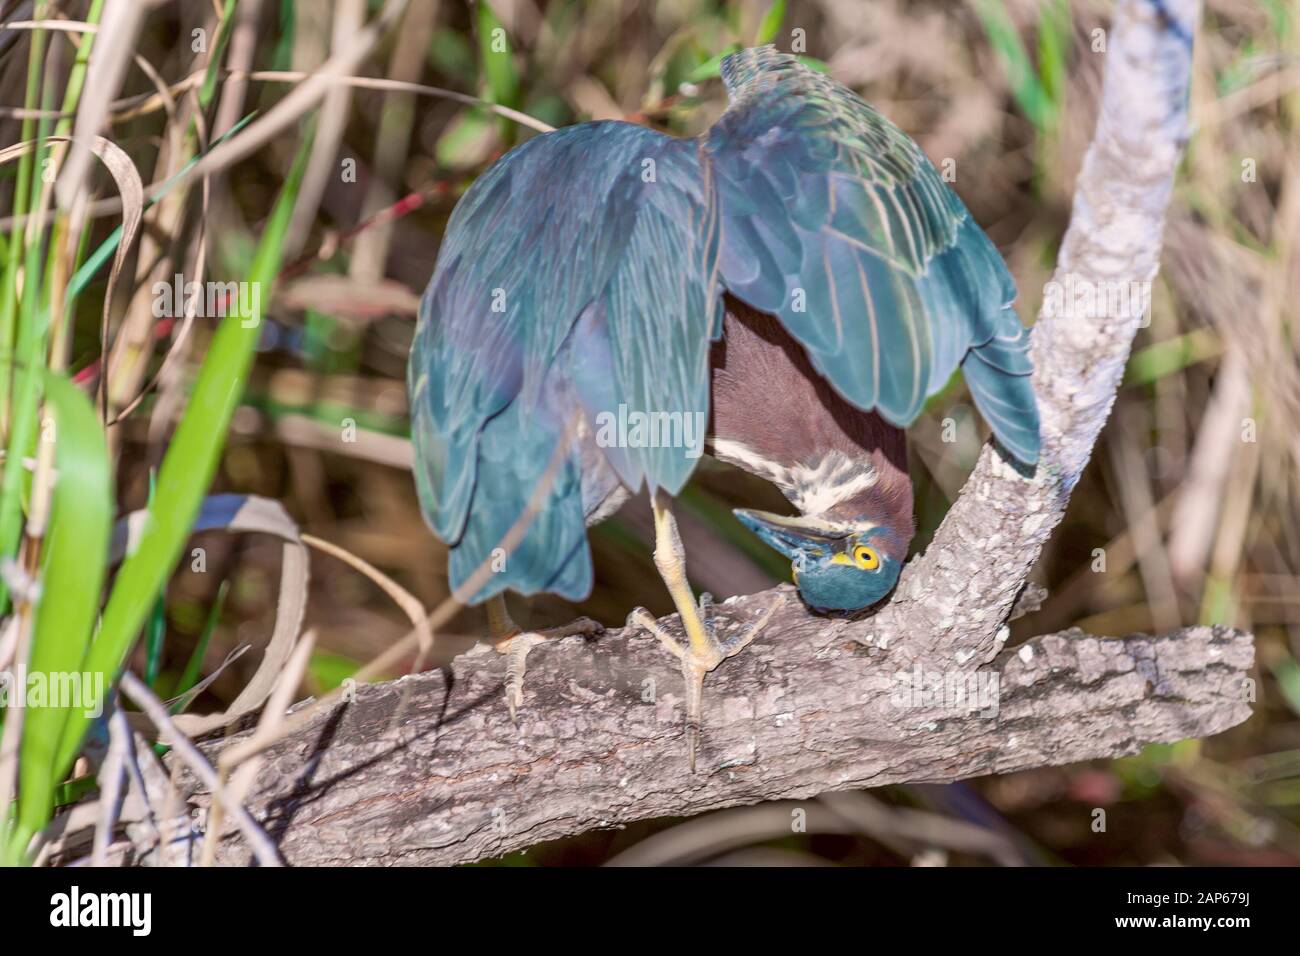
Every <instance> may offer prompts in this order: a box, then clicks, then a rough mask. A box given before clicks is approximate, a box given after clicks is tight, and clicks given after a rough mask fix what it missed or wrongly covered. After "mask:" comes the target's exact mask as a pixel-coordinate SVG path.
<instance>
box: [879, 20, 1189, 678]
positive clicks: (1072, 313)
mask: <svg viewBox="0 0 1300 956" xmlns="http://www.w3.org/2000/svg"><path fill="white" fill-rule="evenodd" d="M1199 13H1200V3H1199V2H1197V0H1121V2H1120V3H1119V4H1117V6H1116V10H1115V20H1114V23H1113V24H1112V26H1111V29H1110V33H1109V35H1108V37H1107V41H1106V42H1107V46H1106V49H1107V51H1108V52H1107V53H1106V67H1105V82H1104V86H1103V90H1102V101H1101V110H1100V113H1099V115H1098V118H1097V129H1096V132H1095V134H1094V136H1093V140H1092V145H1091V146H1089V148H1088V152H1087V155H1086V156H1085V158H1084V161H1083V167H1082V170H1081V171H1080V173H1079V179H1078V182H1077V183H1076V184H1075V191H1074V206H1073V210H1072V212H1071V216H1070V226H1069V229H1068V230H1067V231H1066V233H1065V239H1064V240H1063V242H1062V244H1061V253H1060V257H1059V259H1058V261H1057V266H1056V272H1055V274H1054V275H1053V277H1052V280H1051V281H1052V285H1051V286H1049V287H1048V290H1047V291H1048V294H1047V295H1046V296H1045V297H1044V308H1043V311H1042V312H1041V313H1040V314H1039V316H1038V321H1037V323H1036V324H1035V326H1034V329H1033V341H1032V346H1031V349H1032V355H1033V360H1034V391H1035V393H1036V394H1037V395H1038V405H1039V410H1040V413H1041V416H1042V432H1041V434H1042V458H1041V460H1040V462H1039V465H1038V469H1037V471H1036V472H1035V473H1034V474H1033V475H1030V476H1025V475H1023V474H1021V473H1019V472H1017V471H1016V470H1015V469H1013V468H1012V467H1011V466H1009V465H1008V464H1007V463H1006V461H1005V460H1004V459H1003V458H1002V456H1000V455H999V454H998V453H997V452H996V451H994V449H993V448H992V447H991V446H990V447H985V449H984V451H983V453H982V454H981V456H980V459H979V462H978V464H976V466H975V470H974V471H973V472H972V473H971V476H970V478H969V479H968V480H967V482H966V485H965V487H964V488H963V489H962V492H961V495H960V497H959V498H958V499H957V500H956V501H955V502H954V503H953V506H952V508H951V509H950V510H949V512H948V515H947V517H946V518H945V519H944V521H943V524H942V525H941V526H940V527H939V530H938V532H937V533H936V534H935V537H934V541H933V543H932V544H931V546H930V548H929V550H928V551H927V552H926V553H925V554H924V555H922V556H921V557H919V558H917V559H916V560H914V561H912V562H911V563H910V564H909V565H908V567H907V568H906V569H905V570H904V572H903V574H902V577H901V578H900V581H899V586H898V589H897V590H896V591H895V593H894V597H893V600H892V601H891V602H890V604H889V606H888V607H886V608H884V609H883V610H882V611H881V612H880V613H879V614H877V615H876V618H875V627H874V628H873V632H874V640H875V643H876V644H877V645H879V646H886V645H889V646H890V647H891V649H892V650H895V651H897V652H899V653H902V654H905V655H908V656H915V657H917V658H921V659H925V660H931V661H936V662H937V661H944V660H947V661H952V662H954V663H956V664H957V665H958V666H963V665H965V664H967V663H973V664H976V665H978V664H982V663H985V662H986V661H988V660H990V659H991V658H992V657H993V656H994V655H995V654H996V653H997V650H998V647H999V646H1000V641H999V639H998V635H999V633H1000V629H1001V627H1002V624H1003V622H1004V621H1005V620H1006V618H1007V614H1008V612H1009V611H1010V609H1011V606H1012V604H1013V602H1014V601H1015V599H1016V595H1017V594H1018V593H1019V592H1020V590H1021V588H1022V587H1023V586H1024V583H1025V580H1026V578H1027V577H1028V574H1029V570H1030V569H1031V568H1032V567H1033V565H1034V563H1035V562H1036V561H1037V560H1038V556H1039V554H1041V553H1042V550H1043V546H1044V545H1045V544H1046V543H1047V540H1048V538H1049V537H1051V534H1052V531H1053V530H1054V529H1055V528H1056V526H1057V525H1058V524H1059V523H1060V521H1061V518H1062V517H1063V516H1064V514H1065V508H1066V505H1067V504H1068V503H1069V500H1070V493H1071V492H1072V491H1073V490H1074V486H1075V484H1076V483H1077V482H1078V480H1079V476H1080V475H1081V474H1082V473H1083V469H1084V467H1085V466H1086V465H1087V464H1088V459H1089V457H1090V456H1091V455H1092V449H1093V445H1094V444H1095V443H1096V441H1097V436H1098V435H1099V434H1100V433H1101V428H1102V426H1103V425H1104V424H1105V423H1106V418H1107V416H1108V415H1109V414H1110V409H1111V406H1112V405H1113V404H1114V402H1115V394H1116V392H1117V391H1118V390H1119V386H1120V382H1121V381H1122V379H1123V376H1124V366H1125V363H1126V362H1127V360H1128V356H1129V350H1130V348H1131V347H1132V344H1133V338H1134V336H1135V335H1136V334H1137V330H1138V328H1139V327H1140V326H1141V325H1142V324H1143V323H1144V322H1145V321H1146V316H1145V315H1144V314H1143V311H1144V310H1139V309H1126V310H1112V309H1111V308H1110V307H1109V306H1110V304H1113V303H1114V302H1115V301H1116V299H1117V298H1119V297H1117V296H1116V295H1115V294H1114V293H1116V292H1120V291H1125V292H1127V291H1128V290H1130V289H1135V288H1136V289H1140V290H1149V289H1150V285H1151V281H1152V280H1153V279H1154V278H1155V275H1156V272H1157V271H1158V270H1159V267H1160V246H1161V236H1162V234H1163V232H1164V223H1165V211H1166V209H1167V208H1168V206H1169V196H1170V193H1171V191H1172V189H1173V182H1174V173H1175V171H1176V169H1177V167H1178V159H1179V156H1180V154H1181V152H1182V148H1183V144H1184V142H1185V141H1186V139H1187V129H1188V126H1187V105H1188V90H1189V84H1190V83H1191V63H1192V36H1193V33H1194V32H1195V28H1196V22H1197V19H1198V17H1199ZM1147 300H1148V301H1149V296H1148V297H1147ZM1126 301H1131V299H1130V300H1126ZM1003 633H1004V632H1003ZM894 635H898V640H897V643H893V641H892V640H891V638H893V637H894Z"/></svg>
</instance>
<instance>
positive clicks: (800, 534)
mask: <svg viewBox="0 0 1300 956" xmlns="http://www.w3.org/2000/svg"><path fill="white" fill-rule="evenodd" d="M733 513H734V514H735V516H736V517H737V518H739V519H740V522H741V524H743V525H744V526H745V527H746V528H748V529H749V530H750V531H752V532H754V534H756V535H758V536H759V538H760V539H762V541H763V543H764V544H766V545H767V546H768V547H770V548H774V549H775V550H777V551H779V552H780V553H781V554H784V555H785V556H786V557H787V558H789V559H790V560H791V561H793V560H795V559H796V558H797V557H798V556H799V555H800V554H806V553H808V552H809V551H816V550H817V549H827V550H831V549H834V548H836V547H838V544H839V541H840V540H841V539H843V537H844V535H845V532H844V531H842V530H840V529H839V528H837V527H836V526H835V525H833V524H830V523H829V522H826V521H823V520H821V519H819V518H815V517H810V516H808V515H792V516H790V517H786V516H784V515H778V514H773V513H772V512H770V511H750V510H749V509H748V508H737V509H735V511H734V512H733Z"/></svg>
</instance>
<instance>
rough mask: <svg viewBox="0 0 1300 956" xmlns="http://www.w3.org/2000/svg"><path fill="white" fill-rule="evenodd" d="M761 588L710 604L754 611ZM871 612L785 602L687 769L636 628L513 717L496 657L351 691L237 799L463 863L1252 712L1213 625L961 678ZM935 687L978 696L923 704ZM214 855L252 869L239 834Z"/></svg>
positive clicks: (673, 694) (565, 648) (1068, 648)
mask: <svg viewBox="0 0 1300 956" xmlns="http://www.w3.org/2000/svg"><path fill="white" fill-rule="evenodd" d="M773 593H774V592H767V593H765V594H761V595H754V596H752V597H748V598H744V599H741V600H740V601H737V602H736V603H735V604H729V605H726V606H724V608H723V610H724V611H725V612H726V613H727V615H728V617H734V618H738V619H743V618H747V617H750V616H752V615H756V614H757V613H759V612H761V610H762V609H763V608H764V607H765V606H767V604H768V603H769V602H770V601H771V600H772V598H773ZM870 623H871V622H870V621H869V620H867V621H848V620H838V621H833V622H827V621H825V620H820V619H817V618H813V617H810V616H809V615H807V614H805V613H804V612H803V611H802V610H801V609H800V608H799V607H798V606H797V605H795V604H794V603H789V604H787V606H786V607H785V608H783V609H782V610H781V611H779V612H778V614H777V616H776V617H775V618H774V619H773V621H772V623H771V625H770V631H769V632H765V633H770V634H771V636H770V637H759V638H758V639H757V640H756V641H755V643H754V644H753V645H751V647H750V648H749V649H748V650H747V651H746V652H745V653H744V654H740V655H738V656H737V657H735V658H733V659H732V660H730V661H727V662H726V664H725V665H723V666H722V667H720V668H719V669H718V670H716V671H715V672H714V673H713V674H711V675H710V677H709V681H708V684H707V685H706V697H705V715H704V717H705V729H704V737H703V741H702V749H701V753H700V765H699V772H697V773H695V774H691V773H690V772H689V771H688V770H687V767H686V745H685V740H684V735H683V726H682V678H681V673H680V671H679V670H678V669H677V667H676V666H675V662H674V661H673V660H672V659H671V658H669V657H668V655H666V654H665V653H664V651H663V649H662V647H660V645H659V643H658V642H657V641H656V640H655V639H653V638H650V637H647V636H646V635H645V634H644V632H642V631H640V630H635V629H634V630H631V631H625V632H617V633H614V632H611V633H606V634H604V635H602V636H600V637H599V638H596V639H584V638H566V639H564V640H562V641H557V642H553V643H548V644H544V645H540V646H538V647H536V648H535V649H534V650H533V651H532V653H531V654H530V656H529V658H528V662H529V667H528V674H527V679H526V682H525V701H524V708H523V709H522V710H521V711H520V715H519V725H518V727H517V728H516V726H515V725H513V724H512V723H511V722H510V718H509V715H508V714H507V712H506V706H505V702H504V695H503V693H502V687H503V682H504V679H505V662H504V659H503V658H502V657H501V656H500V655H499V654H497V653H495V652H493V651H490V650H486V649H485V650H484V651H482V652H481V653H471V654H467V655H463V656H462V657H460V658H458V659H457V660H456V661H455V662H454V664H453V666H452V668H451V679H450V684H449V681H448V678H447V675H446V674H444V673H439V672H433V673H426V674H421V675H419V676H417V677H412V678H406V679H404V680H401V681H396V682H392V683H388V684H380V685H369V686H363V687H361V688H358V690H357V693H356V699H355V701H353V702H352V703H348V704H341V705H339V706H338V707H336V708H334V709H333V710H331V711H329V712H326V713H323V714H322V715H321V716H320V717H319V718H317V719H316V720H314V721H313V722H312V723H311V724H310V725H309V726H307V727H306V728H304V729H303V730H301V731H299V732H298V733H296V734H295V735H294V736H293V737H291V738H290V739H288V740H286V741H283V742H281V743H279V744H277V745H276V746H275V747H274V748H273V749H272V750H270V751H269V752H268V753H267V755H266V763H265V765H264V766H265V769H264V770H263V772H262V774H261V777H260V779H259V781H258V783H257V785H256V787H255V790H254V792H253V794H251V795H250V798H249V800H250V803H249V808H250V810H251V811H252V813H253V815H254V817H256V818H257V819H258V820H260V821H261V822H262V823H263V825H264V826H265V828H266V830H267V832H268V833H269V834H270V835H271V837H272V838H273V839H275V840H276V841H277V843H278V845H279V847H280V850H281V852H282V854H283V856H284V858H285V860H286V861H287V862H289V863H291V864H338V863H382V864H393V863H411V864H414V863H420V864H426V863H463V862H468V861H472V860H478V859H483V858H485V857H491V856H496V855H500V854H503V853H508V852H511V851H514V850H518V849H522V848H524V847H527V846H530V845H532V844H535V843H538V842H540V841H542V840H547V839H553V838H556V837H561V836H566V835H569V834H573V833H580V832H583V831H585V830H589V829H594V828H599V827H611V826H619V825H622V824H626V823H629V822H632V821H634V820H642V819H647V818H652V817H658V816H668V815H671V816H685V815H690V814H695V813H701V812H703V811H706V810H713V809H717V808H720V807H728V806H735V805H739V804H749V803H755V802H757V801H760V800H772V799H780V798H795V799H799V798H805V797H812V796H815V795H816V794H819V793H823V792H825V791H829V790H840V789H846V788H858V787H875V786H882V785H885V784H891V783H903V782H918V781H930V782H944V781H951V780H957V779H960V778H963V777H970V776H976V775H982V774H989V773H1005V772H1008V771H1012V770H1021V769H1025V768H1030V767H1041V766H1044V765H1054V764H1063V763H1070V762H1073V761H1079V760H1087V759H1090V758H1096V757H1114V756H1119V755H1123V754H1130V753H1134V752H1135V751H1137V750H1138V748H1139V747H1141V746H1142V745H1143V744H1144V743H1147V742H1151V741H1173V740H1180V739H1183V738H1186V737H1203V736H1207V735H1210V734H1215V733H1218V732H1220V731H1222V730H1224V729H1226V728H1228V727H1231V726H1233V725H1234V724H1237V723H1239V722H1241V721H1242V720H1244V719H1246V717H1248V716H1249V714H1250V706H1249V704H1248V702H1247V701H1248V695H1247V686H1248V685H1247V684H1246V677H1247V672H1248V671H1249V669H1250V667H1251V665H1252V662H1253V649H1252V646H1251V641H1250V637H1249V636H1248V635H1246V634H1243V633H1241V632H1238V631H1233V630H1230V629H1226V628H1221V629H1216V628H1206V627H1196V628H1189V629H1187V630H1185V631H1182V632H1181V633H1178V634H1173V635H1169V636H1166V637H1160V638H1147V637H1130V638H1124V639H1105V640H1100V639H1097V638H1093V637H1088V636H1086V635H1084V634H1083V633H1082V632H1079V631H1074V632H1065V633H1063V634H1055V635H1048V636H1046V637H1041V638H1037V639H1035V640H1034V641H1032V642H1030V643H1028V644H1026V645H1024V646H1023V647H1021V648H1018V649H1014V650H1008V651H1005V652H1003V653H1002V654H1001V655H1000V656H999V658H998V659H997V661H995V662H994V664H993V665H991V666H990V667H988V668H985V669H983V670H982V671H980V672H978V673H972V672H970V671H962V670H950V671H945V672H939V671H933V672H932V671H928V670H926V669H924V668H920V669H919V670H918V669H916V668H915V667H914V666H913V665H909V666H908V667H907V668H906V669H904V670H902V671H899V670H898V669H897V668H895V667H893V666H890V665H889V663H888V660H887V659H883V658H882V656H881V655H879V654H878V653H875V652H872V651H869V650H868V649H866V648H864V647H862V646H861V644H859V643H858V642H857V640H855V639H856V638H858V637H860V636H861V633H862V631H863V630H864V629H865V628H867V627H868V626H870ZM945 679H946V680H948V681H957V680H960V681H963V683H961V684H960V685H953V690H956V687H957V686H960V687H961V688H962V689H963V690H964V691H969V692H972V693H970V694H968V696H967V697H966V699H965V700H964V701H963V700H959V699H958V698H957V696H956V694H955V693H953V692H952V691H949V692H947V693H946V694H942V695H940V696H939V699H937V700H935V699H933V696H934V695H933V693H932V692H933V690H934V688H935V686H936V684H935V681H936V680H937V681H938V682H939V684H938V686H942V682H943V681H944V680H945ZM404 692H409V698H408V703H407V705H406V707H405V709H404V710H403V708H402V707H401V706H400V700H401V698H402V695H403V693H404ZM395 717H396V718H397V720H398V723H397V726H396V727H392V726H391V724H392V723H393V721H394V719H395ZM228 743H229V742H222V743H220V744H216V745H211V749H220V747H222V746H227V745H228ZM183 785H185V786H189V787H192V788H194V789H200V788H199V787H198V785H197V784H196V783H195V782H194V781H193V780H192V779H190V780H187V781H185V782H184V784H183ZM198 799H199V800H204V799H206V797H200V798H198ZM219 856H220V858H221V859H223V860H224V861H225V862H227V863H246V862H248V859H249V854H248V851H247V849H246V847H245V846H244V844H243V842H242V839H241V837H240V836H239V835H238V833H236V832H233V831H232V832H230V833H228V834H227V835H226V839H225V840H224V842H223V844H222V848H221V851H220V854H219Z"/></svg>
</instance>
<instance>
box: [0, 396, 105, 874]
mask: <svg viewBox="0 0 1300 956" xmlns="http://www.w3.org/2000/svg"><path fill="white" fill-rule="evenodd" d="M45 398H46V401H47V403H48V404H49V406H50V407H51V408H52V409H53V411H54V421H55V432H54V435H55V440H56V442H57V446H56V449H55V462H56V465H57V468H58V477H57V479H56V481H55V483H54V489H53V495H52V499H51V510H50V526H49V533H48V535H47V536H46V539H45V547H44V551H43V568H42V571H41V578H40V584H41V595H40V597H39V598H38V599H37V603H36V617H35V623H34V625H33V629H32V643H31V653H30V656H29V658H28V668H27V669H28V675H29V679H30V678H31V677H33V676H34V677H38V678H40V679H43V680H44V681H45V682H46V684H47V687H48V688H49V693H50V695H51V696H50V697H49V698H47V700H46V706H35V704H34V702H32V701H29V703H32V704H33V706H29V707H28V708H27V710H26V711H25V712H24V721H23V736H22V749H21V751H20V753H19V763H18V765H19V783H20V788H21V789H20V791H19V799H18V827H17V830H16V831H15V834H14V838H13V840H12V841H11V843H10V848H9V853H10V858H11V859H21V854H22V851H23V850H24V849H25V847H26V845H27V843H28V841H29V840H30V839H31V837H32V835H33V834H34V833H36V832H37V831H38V830H40V829H41V828H42V827H43V826H45V824H46V823H47V822H48V821H49V819H50V814H51V813H52V812H53V809H54V787H55V785H56V784H57V783H58V782H59V777H60V775H61V773H62V769H63V768H61V767H59V766H58V765H57V764H56V755H57V744H58V741H59V738H60V736H61V734H62V731H63V728H64V726H65V725H66V724H67V722H68V719H69V716H70V715H71V714H72V713H82V714H83V717H84V712H85V708H86V706H87V705H89V706H91V707H93V706H94V704H93V703H91V702H90V701H89V700H87V699H86V695H87V694H90V693H94V692H95V688H94V686H93V680H94V678H93V677H92V678H91V681H92V683H91V685H90V686H86V685H85V684H84V683H83V684H81V685H80V688H79V689H80V694H79V696H80V697H81V698H82V699H81V700H77V701H72V700H68V699H56V698H55V696H54V691H55V688H56V687H59V686H60V685H61V686H62V687H63V688H64V689H65V690H67V689H70V688H72V686H73V683H72V682H73V681H78V680H81V679H82V678H83V677H84V675H83V669H82V666H81V665H82V660H83V658H84V657H85V654H86V648H87V646H88V645H89V643H90V634H91V628H92V627H93V626H94V623H95V616H96V613H97V612H98V610H99V599H100V589H101V587H102V586H103V583H104V574H105V569H106V566H107V562H108V538H109V533H110V529H111V528H112V521H113V493H112V477H111V469H110V465H109V458H108V445H107V443H106V441H105V438H104V431H103V428H102V427H101V426H100V423H99V417H98V416H97V415H96V414H95V408H94V406H93V405H92V404H91V403H90V400H89V399H88V398H87V397H86V395H85V394H84V393H83V392H81V391H80V390H79V389H78V388H77V387H76V386H75V385H73V384H72V383H71V382H70V381H69V380H68V379H67V378H64V377H63V376H61V375H55V374H52V373H50V374H47V375H46V376H45ZM56 703H57V704H58V705H59V706H54V705H55V704H56ZM72 703H76V704H77V705H78V706H76V707H74V706H70V705H71V704H72ZM85 719H86V720H88V719H89V718H85Z"/></svg>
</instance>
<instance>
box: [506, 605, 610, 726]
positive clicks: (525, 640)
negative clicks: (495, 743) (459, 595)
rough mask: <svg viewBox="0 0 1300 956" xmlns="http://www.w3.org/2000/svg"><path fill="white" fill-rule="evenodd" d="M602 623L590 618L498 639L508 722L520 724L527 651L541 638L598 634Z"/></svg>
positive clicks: (540, 641) (542, 639)
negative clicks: (504, 681) (503, 666)
mask: <svg viewBox="0 0 1300 956" xmlns="http://www.w3.org/2000/svg"><path fill="white" fill-rule="evenodd" d="M604 629H605V628H604V625H602V624H600V623H599V622H598V621H593V620H592V619H591V618H589V617H580V618H578V619H577V620H576V621H571V622H570V623H568V624H562V625H560V626H559V627H549V628H546V629H544V630H541V631H521V632H519V633H516V634H514V635H512V636H510V637H507V638H504V639H502V640H500V641H498V642H497V644H496V649H497V651H498V653H501V654H505V655H506V707H507V709H508V710H509V711H510V720H511V722H513V723H515V724H518V723H519V708H520V707H522V706H523V705H524V675H525V674H526V673H527V672H528V652H529V651H531V650H532V649H533V648H534V647H535V646H537V645H538V644H541V643H542V642H543V641H547V640H551V639H553V638H558V637H573V636H574V635H578V634H599V633H600V632H601V631H603V630H604Z"/></svg>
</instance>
